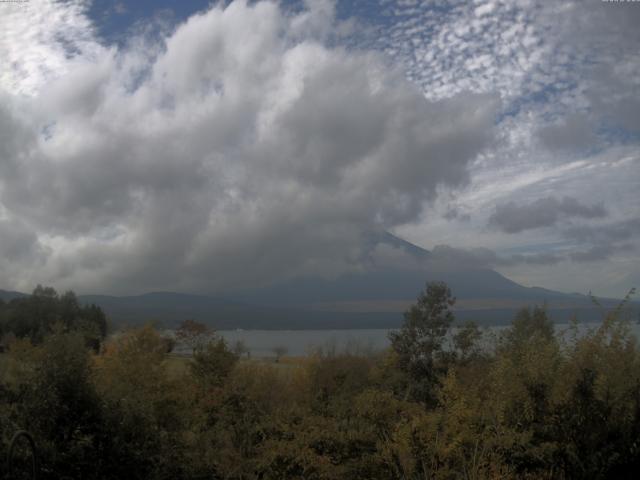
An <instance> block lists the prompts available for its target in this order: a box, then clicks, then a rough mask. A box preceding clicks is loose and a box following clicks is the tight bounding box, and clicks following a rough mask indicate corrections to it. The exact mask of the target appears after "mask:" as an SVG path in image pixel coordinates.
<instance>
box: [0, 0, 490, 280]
mask: <svg viewBox="0 0 640 480" xmlns="http://www.w3.org/2000/svg"><path fill="white" fill-rule="evenodd" d="M47 6H48V8H53V9H59V10H60V11H61V12H69V11H71V12H72V13H73V15H74V16H73V18H80V19H82V18H84V17H82V14H81V11H80V10H78V8H80V7H78V6H77V5H75V4H57V3H47ZM69 9H71V10H69ZM327 12H329V13H330V12H331V9H329V10H327V9H326V8H315V9H311V10H307V11H304V12H302V13H301V14H300V15H298V16H291V15H285V14H283V12H282V11H280V9H279V8H278V7H277V6H276V5H275V4H274V3H270V2H258V3H256V4H252V5H247V4H246V3H245V2H242V1H237V2H233V3H232V4H231V5H229V6H228V7H226V8H222V7H214V8H212V9H210V10H209V11H207V12H205V13H203V14H199V15H196V16H193V17H191V18H190V19H189V20H188V21H187V22H186V23H184V24H183V25H180V26H179V27H178V28H177V29H176V30H175V31H174V32H173V33H172V34H171V35H169V36H167V37H166V38H165V46H164V48H158V45H154V44H149V42H150V40H148V39H144V38H139V39H137V40H132V41H131V42H130V43H129V45H130V46H129V47H127V48H123V49H120V50H117V49H113V48H111V49H109V48H103V47H100V46H99V45H98V44H97V43H95V45H94V44H92V43H91V39H90V38H89V37H85V36H84V35H85V33H86V31H85V30H84V29H81V30H82V32H83V33H82V34H78V35H76V34H75V33H73V32H72V33H71V34H70V35H71V38H72V39H74V40H73V41H75V39H78V38H79V39H81V40H82V42H81V44H82V45H83V46H84V47H86V48H84V47H83V48H84V49H85V50H87V51H90V54H89V53H87V54H85V53H83V50H82V49H80V50H78V49H75V50H74V51H73V54H70V53H69V52H68V51H67V50H64V49H63V50H64V52H65V53H64V55H62V56H60V55H59V56H58V61H59V62H60V65H52V66H51V67H50V68H49V67H48V70H47V71H46V72H45V74H43V75H40V76H39V77H38V76H37V75H35V74H34V75H32V74H25V76H24V77H21V76H20V75H19V74H18V73H12V74H10V75H7V76H5V77H3V79H2V84H1V85H2V88H3V89H4V90H5V92H4V94H3V96H2V97H1V99H2V100H1V102H0V126H1V133H0V135H2V138H3V139H4V138H6V139H10V141H7V142H6V143H4V142H3V144H2V147H0V148H2V152H1V153H2V160H1V163H0V204H1V205H2V208H1V209H0V210H1V211H2V212H3V218H5V220H6V221H9V222H17V221H19V222H20V225H21V226H20V228H21V229H22V230H21V231H23V230H24V232H23V233H22V235H25V238H29V241H30V242H31V244H33V248H34V249H37V250H38V252H40V254H41V255H45V254H47V255H48V256H47V257H46V260H43V261H42V262H41V263H40V264H38V265H37V267H36V266H32V265H30V264H28V263H24V264H23V267H24V268H23V270H22V271H21V272H18V271H11V274H12V275H13V276H14V278H12V279H11V280H4V281H5V282H6V285H4V286H11V287H20V288H28V287H29V286H30V285H31V284H32V283H33V282H35V281H40V282H47V283H55V285H56V286H64V287H72V288H76V289H78V290H82V291H88V290H98V289H99V290H102V291H112V292H118V291H119V292H124V291H127V292H132V291H143V290H151V289H183V290H199V291H215V290H218V289H221V288H229V287H235V286H239V285H243V286H248V285H255V284H261V283H266V282H269V281H272V280H275V279H279V278H282V277H286V276H291V275H295V274H300V273H305V272H314V273H321V274H328V275H330V274H335V273H338V272H341V271H344V270H345V269H350V268H359V263H358V262H359V260H358V259H359V258H361V253H362V252H361V251H360V248H361V246H362V235H363V232H367V231H369V230H371V229H375V228H391V227H394V226H396V225H399V224H402V223H406V222H410V221H413V220H415V219H417V218H418V216H419V215H420V213H421V211H422V209H423V205H424V204H425V202H429V201H431V200H433V199H434V198H435V197H436V192H437V191H438V188H439V187H440V186H444V185H448V186H450V187H452V186H459V185H463V184H465V183H466V182H467V181H468V166H469V164H470V162H471V161H472V160H473V159H474V158H475V157H476V156H477V154H478V153H479V152H480V151H482V150H483V149H484V148H485V147H486V145H487V143H488V142H489V140H490V139H491V138H492V133H493V125H494V116H495V111H496V105H497V102H496V99H495V97H493V96H491V95H486V94H465V93H460V94H458V95H455V96H453V97H451V98H449V99H446V100H440V101H427V100H425V98H424V96H423V94H422V93H421V92H420V91H419V90H418V89H417V88H416V87H415V86H413V85H412V84H410V83H408V82H407V81H406V80H404V78H403V75H402V74H401V72H399V71H397V70H395V69H394V68H392V67H391V66H390V65H389V64H388V63H386V62H385V61H384V60H383V59H382V57H381V56H379V55H377V54H374V53H367V52H363V51H351V50H347V49H343V48H340V47H335V46H334V47H331V48H330V47H328V46H327V45H326V44H324V43H323V41H322V38H323V36H324V33H323V32H326V31H328V30H330V28H331V25H330V23H331V22H334V19H333V18H332V17H331V15H330V14H328V13H327ZM22 13H23V14H25V15H26V14H27V13H28V12H27V11H26V10H25V11H24V12H22ZM14 15H15V18H14V19H13V20H12V21H15V22H18V23H19V20H21V21H23V22H24V21H25V19H24V18H22V19H19V18H18V16H19V15H20V12H19V11H18V10H16V12H14ZM80 25H82V22H80ZM304 25H309V26H310V27H309V28H303V27H304ZM323 25H324V26H323ZM86 27H87V29H88V31H90V28H89V26H86ZM311 27H313V28H311ZM305 30H307V31H309V32H310V34H309V35H305V34H304V32H305ZM27 40H28V39H25V42H26V43H27V44H28V45H30V44H29V42H28V41H27ZM41 40H42V39H41ZM63 40H64V42H66V44H68V43H69V40H68V38H67V39H66V40H65V39H63ZM13 41H16V38H13V39H12V42H13ZM58 41H59V38H57V37H56V38H45V39H44V40H42V42H41V43H42V44H43V45H46V46H47V48H48V49H49V51H51V52H60V51H61V50H60V49H61V48H63V47H61V46H59V45H58V46H56V42H58ZM18 44H19V42H18ZM87 45H89V46H91V48H89V47H88V46H87ZM145 45H146V47H147V48H145V49H144V50H141V46H145ZM15 48H18V47H15ZM25 48H31V47H25ZM12 68H14V69H16V71H19V70H20V66H19V65H18V66H16V65H14V66H12ZM22 85H26V87H25V88H24V89H21V88H16V86H22ZM24 94H28V95H31V97H29V98H27V97H25V96H24ZM7 225H8V224H7ZM3 278H6V277H5V276H4V275H3Z"/></svg>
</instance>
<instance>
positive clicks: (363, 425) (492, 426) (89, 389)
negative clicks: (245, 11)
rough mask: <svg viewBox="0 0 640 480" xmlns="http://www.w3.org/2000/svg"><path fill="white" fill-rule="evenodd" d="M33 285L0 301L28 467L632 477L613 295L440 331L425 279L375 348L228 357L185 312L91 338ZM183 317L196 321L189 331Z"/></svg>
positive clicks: (435, 294)
mask: <svg viewBox="0 0 640 480" xmlns="http://www.w3.org/2000/svg"><path fill="white" fill-rule="evenodd" d="M74 299H75V297H74V296H73V294H65V295H63V296H58V295H57V294H56V293H55V292H54V291H53V290H51V289H42V288H39V289H37V290H36V292H34V295H33V296H31V297H29V298H26V299H18V300H13V301H12V302H10V303H7V304H0V328H1V329H2V334H3V338H4V340H3V344H5V346H6V352H5V353H3V354H2V355H0V375H1V376H0V378H1V381H0V434H1V445H0V447H1V448H2V450H1V452H0V454H1V455H4V454H5V453H4V452H6V451H7V448H8V443H9V441H10V438H11V436H12V435H13V433H14V432H15V431H17V430H21V429H25V430H28V431H29V432H31V434H32V435H33V437H34V439H35V442H36V444H37V447H38V452H39V455H40V459H39V463H40V465H39V471H40V478H51V479H53V478H56V479H58V478H74V479H102V478H105V479H106V478H113V479H143V478H149V479H205V478H206V479H216V478H220V479H222V478H224V479H381V480H382V479H384V480H387V479H441V478H442V479H449V478H450V479H458V478H462V479H481V478H505V479H506V478H531V479H533V478H545V479H547V478H560V479H562V478H638V472H640V352H639V350H638V346H637V344H636V340H635V338H634V337H633V336H632V335H631V334H630V331H629V324H628V320H627V319H626V318H625V310H624V303H623V304H622V305H621V306H620V307H619V308H617V309H615V310H614V311H612V312H610V313H608V314H606V315H605V318H604V319H603V322H602V324H601V325H600V326H599V328H597V329H595V330H593V331H590V332H588V333H586V334H582V333H580V334H578V329H577V326H576V327H575V328H573V329H572V330H571V331H569V332H568V333H567V334H566V335H564V336H563V337H559V336H557V335H555V334H554V329H553V326H552V324H551V322H550V320H549V319H548V318H547V315H546V313H545V311H544V309H542V308H533V309H529V310H523V311H521V312H520V313H519V314H518V315H517V316H516V318H515V319H514V321H513V323H512V325H511V327H510V328H509V329H507V330H505V331H504V332H503V333H502V334H501V335H498V336H495V337H494V338H487V334H483V333H482V332H481V331H480V330H478V329H477V328H476V327H475V326H474V325H473V324H468V325H465V326H464V327H463V328H460V329H457V330H456V331H455V333H454V334H453V335H450V334H449V333H450V328H451V324H452V322H453V320H454V319H453V315H452V313H451V310H450V307H451V306H452V305H453V302H454V300H453V298H452V297H451V293H450V292H449V289H448V288H447V287H446V285H444V284H441V283H433V284H428V285H427V287H426V289H425V291H424V293H423V294H422V295H421V296H420V297H419V298H418V301H417V302H416V304H415V305H414V306H413V307H412V308H411V309H410V310H409V311H408V312H407V313H406V314H405V323H404V326H403V328H402V329H401V330H399V331H398V332H396V333H394V334H392V335H391V342H392V347H391V348H390V349H389V350H388V351H385V352H382V353H379V354H375V355H364V354H357V353H354V352H351V353H350V352H342V353H335V352H328V351H324V352H323V351H319V352H317V353H316V354H315V355H311V356H309V357H307V358H305V359H301V360H299V361H295V362H292V361H288V362H287V361H286V359H282V360H281V361H280V362H279V363H267V362H256V361H250V360H239V357H238V354H237V353H236V352H233V351H232V350H231V349H230V348H229V347H228V346H227V345H226V344H225V342H224V341H223V340H221V339H219V338H216V337H215V336H213V337H212V336H210V335H204V333H206V332H205V330H204V329H201V327H199V326H198V325H195V324H193V323H191V324H187V326H189V328H187V329H186V330H185V331H184V332H182V333H183V334H184V335H185V338H184V339H185V340H187V341H190V342H192V347H193V356H192V357H191V358H190V359H179V358H177V357H174V356H171V355H169V354H168V353H167V352H168V350H170V348H169V347H170V346H169V347H168V345H169V344H168V342H167V340H166V339H164V338H162V336H161V335H160V334H159V333H158V332H157V331H156V330H154V329H153V328H152V327H151V326H146V327H143V328H138V329H133V330H130V331H127V332H125V333H124V334H122V335H119V336H117V337H114V338H113V339H110V340H108V341H105V333H106V323H105V322H104V315H102V312H101V311H100V309H98V308H97V307H80V306H79V305H78V304H77V301H75V300H74ZM199 328H200V330H199ZM1 476H2V475H1V474H0V477H1Z"/></svg>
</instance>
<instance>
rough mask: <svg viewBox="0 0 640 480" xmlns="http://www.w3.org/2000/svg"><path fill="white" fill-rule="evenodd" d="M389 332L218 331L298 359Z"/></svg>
mask: <svg viewBox="0 0 640 480" xmlns="http://www.w3.org/2000/svg"><path fill="white" fill-rule="evenodd" d="M598 325H599V324H597V323H581V324H579V327H580V330H581V331H586V330H587V329H589V328H596V327H597V326H598ZM555 327H556V330H557V331H558V332H562V331H563V330H566V329H567V328H568V327H569V324H556V325H555ZM505 328H508V327H505V326H496V327H485V328H483V330H484V331H485V332H487V333H489V334H491V333H493V334H497V333H499V332H500V331H501V330H504V329H505ZM631 329H632V332H633V333H634V334H635V335H636V337H640V325H638V324H637V323H633V324H631ZM390 331H391V330H390V329H368V330H366V329H363V330H219V331H218V332H217V333H218V334H219V335H221V336H222V337H223V338H224V339H225V340H226V341H227V343H228V344H229V346H231V347H233V345H234V344H235V343H236V342H237V341H239V340H241V341H242V342H244V344H245V345H246V347H247V348H248V349H249V351H250V353H251V356H254V357H272V356H274V353H273V349H274V348H275V347H284V348H285V349H286V350H287V355H292V356H300V355H307V354H309V353H311V352H313V350H314V349H317V348H323V349H333V350H335V351H337V352H340V351H344V350H345V349H348V350H349V351H352V352H355V353H357V352H370V351H372V350H373V351H376V350H382V349H384V348H386V347H388V346H389V338H388V334H389V332H390Z"/></svg>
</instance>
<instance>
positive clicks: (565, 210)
mask: <svg viewBox="0 0 640 480" xmlns="http://www.w3.org/2000/svg"><path fill="white" fill-rule="evenodd" d="M606 214H607V212H606V210H605V208H604V205H602V204H598V205H583V204H581V203H580V202H579V201H578V200H576V199H575V198H571V197H563V198H562V200H558V199H557V198H555V197H547V198H541V199H538V200H536V201H534V202H532V203H530V204H524V205H522V204H517V203H515V202H508V203H506V204H503V205H498V206H496V210H495V212H494V213H493V214H492V215H491V217H489V225H490V226H494V227H497V228H499V229H500V230H502V231H503V232H505V233H519V232H522V231H525V230H530V229H534V228H541V227H550V226H553V225H556V224H557V223H558V221H560V220H564V219H569V218H587V219H590V218H601V217H604V216H606Z"/></svg>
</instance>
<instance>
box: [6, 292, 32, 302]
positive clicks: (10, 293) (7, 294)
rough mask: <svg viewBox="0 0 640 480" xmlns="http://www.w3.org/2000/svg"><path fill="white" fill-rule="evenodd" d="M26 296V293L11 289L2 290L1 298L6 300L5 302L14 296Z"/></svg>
mask: <svg viewBox="0 0 640 480" xmlns="http://www.w3.org/2000/svg"><path fill="white" fill-rule="evenodd" d="M26 296H27V294H26V293H20V292H12V291H10V290H0V300H4V301H5V302H9V301H11V300H13V299H14V298H21V297H26Z"/></svg>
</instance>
